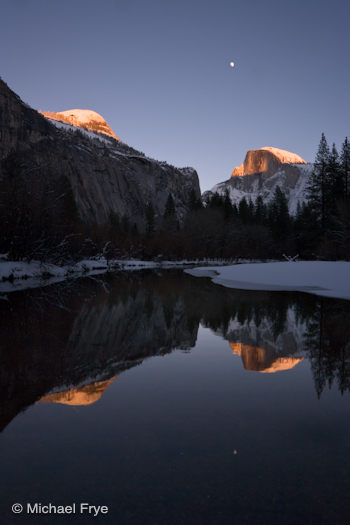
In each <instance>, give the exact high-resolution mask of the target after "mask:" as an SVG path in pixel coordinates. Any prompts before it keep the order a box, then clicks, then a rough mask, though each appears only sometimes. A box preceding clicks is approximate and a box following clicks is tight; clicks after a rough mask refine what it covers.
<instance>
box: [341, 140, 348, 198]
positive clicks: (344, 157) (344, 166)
mask: <svg viewBox="0 0 350 525" xmlns="http://www.w3.org/2000/svg"><path fill="white" fill-rule="evenodd" d="M340 172H341V175H342V178H343V185H344V197H345V199H348V198H349V197H350V191H349V190H350V188H349V185H350V144H349V141H348V137H345V140H344V142H343V144H342V149H341V154H340Z"/></svg>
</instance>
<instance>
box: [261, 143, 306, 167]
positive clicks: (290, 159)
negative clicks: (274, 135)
mask: <svg viewBox="0 0 350 525" xmlns="http://www.w3.org/2000/svg"><path fill="white" fill-rule="evenodd" d="M260 150H264V151H270V152H271V153H272V154H273V155H275V156H276V157H277V158H278V159H279V160H280V161H281V162H282V163H283V164H307V162H306V161H305V160H304V159H303V158H302V157H300V155H297V154H296V153H292V152H291V151H287V150H285V149H280V148H274V147H272V146H264V147H263V148H260V149H259V151H260Z"/></svg>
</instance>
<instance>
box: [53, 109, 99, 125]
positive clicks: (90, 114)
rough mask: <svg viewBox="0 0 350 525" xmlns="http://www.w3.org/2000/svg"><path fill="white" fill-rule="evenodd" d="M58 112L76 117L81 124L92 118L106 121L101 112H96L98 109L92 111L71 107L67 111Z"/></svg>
mask: <svg viewBox="0 0 350 525" xmlns="http://www.w3.org/2000/svg"><path fill="white" fill-rule="evenodd" d="M58 114H59V115H64V116H66V117H73V118H76V119H77V122H79V123H80V124H87V123H88V122H90V120H95V121H96V122H106V121H105V119H104V118H103V117H102V116H101V115H100V114H99V113H96V111H92V110H91V109H69V110H67V111H58Z"/></svg>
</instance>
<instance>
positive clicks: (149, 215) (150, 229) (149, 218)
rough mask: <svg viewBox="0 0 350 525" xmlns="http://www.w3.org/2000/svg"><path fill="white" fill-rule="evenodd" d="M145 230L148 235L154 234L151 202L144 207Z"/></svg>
mask: <svg viewBox="0 0 350 525" xmlns="http://www.w3.org/2000/svg"><path fill="white" fill-rule="evenodd" d="M146 229H147V233H148V234H151V233H153V232H154V208H153V205H152V203H151V202H149V203H148V204H147V206H146Z"/></svg>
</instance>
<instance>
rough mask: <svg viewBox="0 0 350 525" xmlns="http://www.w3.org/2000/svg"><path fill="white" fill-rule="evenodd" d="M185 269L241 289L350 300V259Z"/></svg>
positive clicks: (187, 271) (217, 282) (223, 284)
mask: <svg viewBox="0 0 350 525" xmlns="http://www.w3.org/2000/svg"><path fill="white" fill-rule="evenodd" d="M185 271H186V273H189V274H190V275H193V276H195V277H211V278H212V281H213V282H214V283H216V284H221V285H222V286H226V287H228V288H237V289H239V290H271V291H274V290H276V291H277V290H279V291H297V292H306V293H311V294H315V295H321V296H325V297H337V298H339V299H347V300H350V262H343V261H337V262H333V261H300V262H275V263H263V264H240V265H235V266H224V267H222V266H212V267H206V268H194V269H192V270H185ZM212 272H215V273H216V275H215V276H213V273H212Z"/></svg>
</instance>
